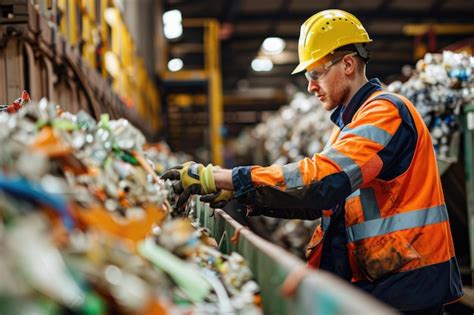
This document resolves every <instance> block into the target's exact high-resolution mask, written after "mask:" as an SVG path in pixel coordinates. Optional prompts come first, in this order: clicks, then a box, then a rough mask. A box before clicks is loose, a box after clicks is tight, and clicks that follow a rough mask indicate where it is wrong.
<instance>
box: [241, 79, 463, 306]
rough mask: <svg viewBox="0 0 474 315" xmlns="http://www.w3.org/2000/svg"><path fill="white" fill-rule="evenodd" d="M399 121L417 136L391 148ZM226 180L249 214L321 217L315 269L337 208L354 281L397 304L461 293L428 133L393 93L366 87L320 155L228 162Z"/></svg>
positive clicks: (445, 299) (433, 301) (313, 245)
mask: <svg viewBox="0 0 474 315" xmlns="http://www.w3.org/2000/svg"><path fill="white" fill-rule="evenodd" d="M371 81H372V80H371ZM369 83H373V82H369ZM402 125H403V127H404V129H405V130H411V134H412V139H416V141H413V147H412V149H407V150H403V149H402V150H401V149H397V150H398V151H400V152H392V151H393V150H391V149H387V148H390V147H391V144H390V143H391V141H392V139H393V138H394V137H395V135H396V133H397V131H398V130H400V129H401V126H402ZM398 140H399V139H398ZM398 147H400V146H398ZM387 150H388V151H390V152H387ZM408 151H410V152H408ZM401 154H402V155H401ZM397 155H398V156H397ZM401 164H406V166H403V168H402V169H401V168H400V167H399V166H400V165H401ZM394 170H398V171H394ZM400 170H401V171H400ZM387 174H392V175H391V176H388V175H387ZM233 183H234V186H235V188H236V192H237V194H236V195H237V198H238V199H239V200H240V201H242V202H244V203H246V204H249V205H251V208H250V209H252V208H253V210H250V212H251V214H263V215H269V216H274V217H283V218H303V219H314V218H317V217H320V216H321V215H322V224H321V225H320V226H318V228H317V229H316V230H315V232H314V235H313V237H312V240H311V242H310V245H309V247H308V249H309V251H308V254H309V257H308V258H309V265H311V266H313V267H318V265H319V262H320V260H321V255H324V250H323V248H322V247H323V239H324V236H325V235H324V234H325V231H326V230H327V229H328V228H330V226H331V218H332V216H334V213H335V211H334V209H336V208H337V207H338V206H340V207H341V208H342V211H343V213H344V217H343V220H344V225H345V234H346V235H345V237H346V248H347V256H348V257H344V259H347V258H348V261H349V266H350V271H351V273H352V279H351V281H352V282H353V283H355V284H356V285H358V286H360V287H361V288H363V289H365V290H367V291H369V292H370V293H372V294H374V295H375V296H376V297H378V298H380V299H382V300H384V301H385V302H387V303H389V304H392V305H394V306H395V307H398V308H400V309H402V310H414V309H423V308H427V307H431V306H435V305H440V304H445V303H449V302H451V301H454V300H456V299H458V298H459V297H460V296H462V285H461V281H460V275H459V268H458V265H457V261H456V258H455V254H454V247H453V242H452V238H451V231H450V226H449V221H448V214H447V210H446V206H445V203H444V196H443V190H442V187H441V182H440V178H439V174H438V169H437V163H436V157H435V153H434V149H433V145H432V142H431V137H430V133H429V131H428V129H427V128H426V126H425V124H424V122H423V120H422V118H421V116H420V115H419V114H418V112H417V111H416V109H415V107H414V106H413V105H412V104H411V102H410V101H409V100H407V99H406V98H404V97H402V96H400V95H395V94H391V93H386V92H382V91H380V89H376V90H374V91H372V92H371V93H370V94H369V95H367V97H366V98H365V100H364V101H363V102H361V104H358V107H357V109H356V111H355V112H354V113H352V117H351V119H350V121H349V122H348V123H347V124H345V125H344V127H343V128H342V129H340V128H339V127H337V126H336V127H335V128H334V131H333V133H332V136H331V139H330V141H329V143H328V145H327V146H326V148H325V149H324V150H323V151H322V152H321V153H318V154H315V155H314V157H313V158H305V159H303V160H301V161H299V162H295V163H291V164H287V165H283V166H278V165H272V166H269V167H260V166H251V167H239V168H234V169H233ZM324 209H332V210H324ZM420 293H422V296H421V297H420Z"/></svg>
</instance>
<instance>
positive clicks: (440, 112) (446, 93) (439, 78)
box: [388, 51, 474, 159]
mask: <svg viewBox="0 0 474 315" xmlns="http://www.w3.org/2000/svg"><path fill="white" fill-rule="evenodd" d="M473 71H474V58H473V57H472V56H470V55H468V54H465V53H462V54H457V53H453V52H450V51H444V52H443V53H442V54H431V53H428V54H426V55H425V57H424V58H423V59H421V60H419V61H418V63H417V65H416V71H414V73H413V75H412V76H411V77H410V79H409V80H408V81H406V82H404V83H402V82H400V81H395V82H393V83H392V84H390V85H389V86H388V90H389V91H391V92H397V93H400V94H402V95H404V96H406V97H407V98H408V99H410V100H411V101H412V102H413V104H414V105H415V106H416V109H417V110H418V111H419V112H420V114H421V116H422V117H423V120H424V122H425V123H426V125H427V126H428V129H429V130H430V133H431V137H432V139H433V145H434V148H435V152H436V154H437V157H438V158H445V159H446V158H448V159H449V158H454V159H456V158H457V156H454V157H453V156H452V154H453V153H452V152H453V151H452V148H453V146H458V145H459V133H460V124H461V122H460V116H459V114H460V111H461V107H462V105H464V104H468V103H472V101H473V100H474V76H473V75H472V74H473Z"/></svg>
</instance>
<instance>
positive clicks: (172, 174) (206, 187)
mask: <svg viewBox="0 0 474 315" xmlns="http://www.w3.org/2000/svg"><path fill="white" fill-rule="evenodd" d="M161 178H162V179H164V180H166V179H169V180H171V181H173V190H174V192H175V193H176V194H179V198H178V202H177V203H176V207H177V208H181V207H182V206H183V205H185V204H186V202H187V200H188V199H189V197H190V196H191V195H207V194H213V193H215V192H217V189H216V183H215V182H214V174H213V166H212V164H209V165H207V166H204V165H203V164H200V163H195V162H186V163H184V164H183V165H179V166H175V167H172V168H170V169H169V170H167V171H165V172H164V173H163V174H162V175H161Z"/></svg>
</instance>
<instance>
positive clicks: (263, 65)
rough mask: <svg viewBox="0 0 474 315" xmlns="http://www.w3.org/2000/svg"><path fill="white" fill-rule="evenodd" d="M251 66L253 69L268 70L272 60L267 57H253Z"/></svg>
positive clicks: (271, 66) (270, 68) (271, 67)
mask: <svg viewBox="0 0 474 315" xmlns="http://www.w3.org/2000/svg"><path fill="white" fill-rule="evenodd" d="M251 66H252V69H253V70H254V71H258V72H260V71H270V70H272V69H273V62H272V61H271V60H270V59H268V58H255V59H254V60H253V61H252V64H251Z"/></svg>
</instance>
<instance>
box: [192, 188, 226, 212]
mask: <svg viewBox="0 0 474 315" xmlns="http://www.w3.org/2000/svg"><path fill="white" fill-rule="evenodd" d="M232 198H234V192H233V191H230V190H224V189H221V190H219V191H217V192H215V193H213V194H209V195H205V196H202V197H201V198H200V199H199V200H201V201H202V202H207V203H209V206H210V207H211V208H214V209H216V208H219V209H222V208H223V207H224V206H225V205H226V204H227V202H228V201H229V200H230V199H232Z"/></svg>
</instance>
